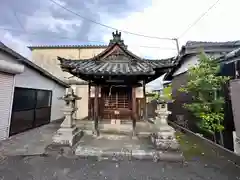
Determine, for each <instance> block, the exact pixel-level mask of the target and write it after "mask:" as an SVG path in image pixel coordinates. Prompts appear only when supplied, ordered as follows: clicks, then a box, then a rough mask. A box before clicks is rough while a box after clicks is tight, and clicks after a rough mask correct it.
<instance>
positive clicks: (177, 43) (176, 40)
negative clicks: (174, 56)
mask: <svg viewBox="0 0 240 180" xmlns="http://www.w3.org/2000/svg"><path fill="white" fill-rule="evenodd" d="M173 40H174V41H175V43H176V46H177V52H178V55H179V54H180V49H179V42H178V38H174V39H173Z"/></svg>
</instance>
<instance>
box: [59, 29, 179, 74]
mask: <svg viewBox="0 0 240 180" xmlns="http://www.w3.org/2000/svg"><path fill="white" fill-rule="evenodd" d="M58 60H59V61H60V65H61V68H62V69H63V70H64V71H67V72H69V73H72V74H73V75H78V76H81V75H92V76H94V75H130V76H132V75H135V76H136V75H156V70H157V69H158V70H159V69H161V70H166V69H169V68H172V67H173V66H174V64H173V58H168V59H162V60H149V59H143V58H140V57H138V56H137V55H135V54H133V53H132V52H131V51H129V50H128V49H127V46H126V45H125V44H124V41H123V40H122V39H121V32H119V33H118V31H116V33H113V39H112V40H110V42H109V45H108V47H107V48H106V49H105V50H104V51H103V52H101V53H99V54H98V55H96V56H94V57H92V58H89V59H81V60H71V59H65V58H61V57H58ZM80 78H82V77H80Z"/></svg>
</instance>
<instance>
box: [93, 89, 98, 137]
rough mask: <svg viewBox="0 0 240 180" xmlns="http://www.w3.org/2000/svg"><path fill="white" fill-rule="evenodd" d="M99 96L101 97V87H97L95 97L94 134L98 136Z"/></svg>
mask: <svg viewBox="0 0 240 180" xmlns="http://www.w3.org/2000/svg"><path fill="white" fill-rule="evenodd" d="M98 95H99V86H95V95H94V134H95V135H96V136H99V129H98V119H99V112H98V110H99V108H98V103H99V102H98Z"/></svg>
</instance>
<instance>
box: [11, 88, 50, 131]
mask: <svg viewBox="0 0 240 180" xmlns="http://www.w3.org/2000/svg"><path fill="white" fill-rule="evenodd" d="M51 99H52V92H51V91H47V90H39V89H29V88H20V87H16V88H15V91H14V98H13V108H12V117H11V126H10V135H14V134H17V133H20V132H23V131H26V130H28V129H32V128H35V127H38V126H41V125H44V124H47V123H49V122H50V116H51Z"/></svg>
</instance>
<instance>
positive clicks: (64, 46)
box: [28, 45, 107, 50]
mask: <svg viewBox="0 0 240 180" xmlns="http://www.w3.org/2000/svg"><path fill="white" fill-rule="evenodd" d="M28 48H29V49H30V50H33V49H55V48H61V49H65V48H82V49H90V48H99V49H100V48H107V45H39V46H28Z"/></svg>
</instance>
